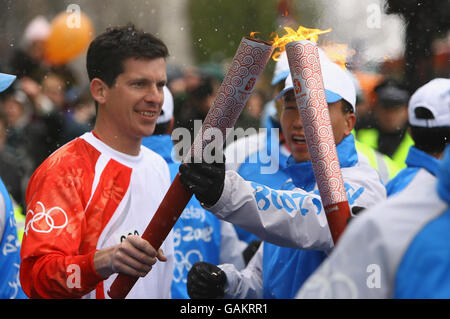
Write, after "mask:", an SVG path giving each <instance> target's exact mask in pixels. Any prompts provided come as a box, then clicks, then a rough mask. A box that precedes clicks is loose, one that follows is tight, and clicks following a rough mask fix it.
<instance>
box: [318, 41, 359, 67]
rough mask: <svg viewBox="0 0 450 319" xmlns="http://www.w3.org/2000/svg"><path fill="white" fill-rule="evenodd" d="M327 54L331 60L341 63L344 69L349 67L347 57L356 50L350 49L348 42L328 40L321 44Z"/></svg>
mask: <svg viewBox="0 0 450 319" xmlns="http://www.w3.org/2000/svg"><path fill="white" fill-rule="evenodd" d="M321 48H322V50H323V51H324V52H325V54H326V55H327V56H328V57H329V58H330V60H331V61H333V62H334V63H336V64H337V65H339V66H340V67H341V68H342V69H344V70H345V69H347V67H346V62H347V58H348V57H350V56H352V55H354V54H355V50H352V49H349V48H348V45H347V44H341V43H336V42H328V43H326V44H325V45H322V46H321Z"/></svg>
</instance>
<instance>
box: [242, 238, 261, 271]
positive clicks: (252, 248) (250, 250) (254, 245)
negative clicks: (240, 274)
mask: <svg viewBox="0 0 450 319" xmlns="http://www.w3.org/2000/svg"><path fill="white" fill-rule="evenodd" d="M259 245H261V241H260V240H253V241H251V242H250V244H248V246H247V248H245V249H244V251H243V252H242V255H243V256H244V262H245V265H246V266H247V265H248V262H249V261H250V259H252V257H253V255H254V254H255V253H256V251H257V250H258V248H259Z"/></svg>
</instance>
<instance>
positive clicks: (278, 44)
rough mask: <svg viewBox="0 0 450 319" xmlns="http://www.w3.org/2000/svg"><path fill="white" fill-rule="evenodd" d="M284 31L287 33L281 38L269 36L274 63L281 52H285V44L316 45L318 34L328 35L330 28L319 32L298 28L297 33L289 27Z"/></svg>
mask: <svg viewBox="0 0 450 319" xmlns="http://www.w3.org/2000/svg"><path fill="white" fill-rule="evenodd" d="M284 30H285V31H286V32H287V33H286V34H285V35H284V36H282V37H281V38H280V37H279V36H278V34H276V33H275V32H274V33H272V34H271V35H270V36H271V38H272V46H273V47H274V48H275V52H274V54H273V56H272V58H273V59H274V60H275V61H278V59H279V56H280V54H281V52H283V51H284V50H286V44H288V43H289V42H293V41H301V40H309V41H312V42H315V43H317V40H318V39H319V34H323V33H328V32H330V31H331V28H328V29H327V30H320V29H309V28H306V27H303V26H299V27H298V29H297V31H295V30H294V29H292V28H290V27H284Z"/></svg>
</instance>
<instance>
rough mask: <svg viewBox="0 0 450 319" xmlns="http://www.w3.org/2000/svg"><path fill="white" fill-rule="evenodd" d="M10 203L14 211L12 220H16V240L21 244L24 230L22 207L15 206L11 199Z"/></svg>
mask: <svg viewBox="0 0 450 319" xmlns="http://www.w3.org/2000/svg"><path fill="white" fill-rule="evenodd" d="M11 198H12V197H11ZM12 202H13V209H14V218H15V219H16V228H17V239H19V241H20V243H22V238H23V231H24V229H25V215H24V214H23V212H22V207H21V206H20V205H19V204H17V203H16V201H15V200H14V199H12Z"/></svg>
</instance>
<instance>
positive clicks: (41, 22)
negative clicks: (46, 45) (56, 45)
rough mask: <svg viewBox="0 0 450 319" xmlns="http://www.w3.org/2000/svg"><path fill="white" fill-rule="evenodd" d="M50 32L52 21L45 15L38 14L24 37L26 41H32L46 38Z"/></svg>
mask: <svg viewBox="0 0 450 319" xmlns="http://www.w3.org/2000/svg"><path fill="white" fill-rule="evenodd" d="M50 32H51V25H50V22H48V20H47V19H46V18H45V17H44V16H37V17H36V18H34V19H33V20H32V21H31V22H30V23H29V24H28V26H27V27H26V29H25V31H24V36H23V37H24V40H25V42H26V43H31V42H33V41H36V40H46V39H47V38H48V36H49V35H50Z"/></svg>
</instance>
